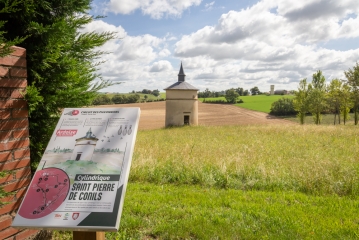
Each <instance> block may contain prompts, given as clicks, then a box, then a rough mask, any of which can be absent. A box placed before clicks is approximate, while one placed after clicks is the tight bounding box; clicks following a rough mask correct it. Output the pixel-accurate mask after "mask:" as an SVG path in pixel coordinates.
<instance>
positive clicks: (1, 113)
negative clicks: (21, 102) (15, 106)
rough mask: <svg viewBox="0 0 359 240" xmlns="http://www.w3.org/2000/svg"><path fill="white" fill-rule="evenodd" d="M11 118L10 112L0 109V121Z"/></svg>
mask: <svg viewBox="0 0 359 240" xmlns="http://www.w3.org/2000/svg"><path fill="white" fill-rule="evenodd" d="M10 116H11V112H10V110H8V109H6V110H3V109H0V119H8V118H10Z"/></svg>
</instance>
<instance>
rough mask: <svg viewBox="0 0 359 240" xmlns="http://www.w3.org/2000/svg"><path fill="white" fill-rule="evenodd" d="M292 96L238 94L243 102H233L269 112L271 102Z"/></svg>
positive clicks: (291, 96) (247, 107)
mask: <svg viewBox="0 0 359 240" xmlns="http://www.w3.org/2000/svg"><path fill="white" fill-rule="evenodd" d="M283 97H286V98H294V96H293V95H270V96H266V95H256V96H240V97H239V98H240V99H242V100H243V102H244V103H238V104H235V105H236V106H238V107H242V108H246V109H250V110H255V111H260V112H265V113H269V112H270V108H271V106H272V103H273V102H275V101H277V100H278V99H280V98H283ZM220 99H221V100H226V99H225V98H224V97H218V98H206V100H212V101H213V100H220ZM199 100H200V101H201V102H203V98H200V99H199Z"/></svg>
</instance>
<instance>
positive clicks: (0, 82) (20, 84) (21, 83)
mask: <svg viewBox="0 0 359 240" xmlns="http://www.w3.org/2000/svg"><path fill="white" fill-rule="evenodd" d="M26 86H27V80H26V79H19V78H13V79H9V78H2V79H0V87H10V88H24V87H26Z"/></svg>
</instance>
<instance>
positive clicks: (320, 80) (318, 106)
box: [308, 70, 326, 124]
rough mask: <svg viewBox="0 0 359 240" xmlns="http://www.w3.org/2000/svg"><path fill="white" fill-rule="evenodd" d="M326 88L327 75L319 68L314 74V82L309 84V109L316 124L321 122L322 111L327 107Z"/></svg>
mask: <svg viewBox="0 0 359 240" xmlns="http://www.w3.org/2000/svg"><path fill="white" fill-rule="evenodd" d="M325 88H326V86H325V77H324V76H323V74H322V71H320V70H318V71H317V72H316V73H314V74H313V79H312V83H311V84H309V86H308V109H309V112H310V113H311V114H312V115H313V118H314V123H315V124H320V123H321V121H322V112H323V111H324V110H325V108H326V101H325V97H326V96H325V94H326V92H325V90H326V89H325Z"/></svg>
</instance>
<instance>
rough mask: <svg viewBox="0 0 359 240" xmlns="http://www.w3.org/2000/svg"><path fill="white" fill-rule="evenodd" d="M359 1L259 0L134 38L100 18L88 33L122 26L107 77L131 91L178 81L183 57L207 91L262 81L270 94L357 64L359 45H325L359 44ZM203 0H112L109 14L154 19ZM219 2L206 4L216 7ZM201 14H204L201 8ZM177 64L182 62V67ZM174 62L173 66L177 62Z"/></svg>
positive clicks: (193, 79)
mask: <svg viewBox="0 0 359 240" xmlns="http://www.w3.org/2000/svg"><path fill="white" fill-rule="evenodd" d="M356 2H357V0H341V1H333V0H303V1H288V0H261V1H259V2H257V3H256V4H255V5H253V6H251V7H249V8H246V9H242V10H239V11H233V10H232V11H228V12H227V13H226V14H223V15H222V16H221V17H220V18H219V19H218V22H217V24H216V25H213V26H204V27H202V28H201V29H198V30H197V31H195V32H192V33H190V34H187V35H181V36H179V35H173V33H171V34H170V33H168V34H167V35H165V36H164V37H162V38H161V37H156V36H153V35H149V34H145V35H139V36H130V35H129V34H128V33H126V31H125V29H123V28H122V27H121V26H114V25H111V24H108V23H105V22H103V21H96V22H93V23H91V24H90V25H89V26H86V28H85V30H86V31H116V32H118V36H119V39H116V40H113V41H110V42H108V43H106V44H105V46H103V47H102V48H101V50H105V51H110V52H111V54H108V55H106V56H104V58H103V59H104V60H106V61H107V62H106V64H104V65H103V66H102V67H101V70H100V72H101V73H102V74H103V76H104V77H105V78H109V79H113V80H114V81H124V82H125V83H124V84H121V85H120V86H119V91H121V88H125V89H129V90H140V89H143V88H147V89H154V88H158V89H163V88H165V87H167V86H169V85H170V84H172V83H173V82H174V81H176V80H177V74H178V69H179V63H180V61H181V60H182V61H183V66H184V70H185V73H186V75H187V77H186V81H189V82H190V83H191V84H193V85H194V86H196V87H198V88H200V89H201V90H204V89H205V88H209V89H210V90H225V89H228V88H231V87H244V88H245V89H249V88H251V87H253V86H258V87H259V88H260V90H261V91H269V85H271V84H275V85H276V89H279V88H281V89H295V88H296V87H297V84H298V82H299V80H300V79H302V78H308V80H309V81H310V80H311V76H312V74H313V73H314V72H316V71H317V70H319V69H320V70H322V71H323V73H324V75H325V76H326V77H327V78H329V79H328V80H330V78H344V74H343V71H344V70H347V69H348V68H350V67H352V66H353V65H354V64H355V62H356V61H359V49H352V50H347V51H339V50H333V49H326V48H325V46H326V44H325V43H327V42H330V41H333V40H335V41H340V40H341V39H350V38H352V39H358V41H359V28H358V26H359V4H357V3H356ZM200 3H201V0H184V1H176V0H132V1H131V2H130V1H128V0H123V1H122V0H121V4H120V1H113V0H111V1H110V2H109V3H108V7H111V11H113V12H115V13H122V14H129V13H131V12H133V11H135V10H136V9H139V10H141V11H142V12H143V14H146V15H149V16H151V17H152V18H163V17H165V16H180V15H181V13H182V12H183V11H184V10H185V9H187V8H189V7H190V6H194V5H198V4H200ZM213 5H214V1H213V2H210V3H207V4H206V5H204V7H205V8H210V7H211V6H213ZM159 6H161V7H159ZM199 12H201V11H199ZM177 63H178V66H177V65H176V64H177ZM173 66H174V67H173Z"/></svg>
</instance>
